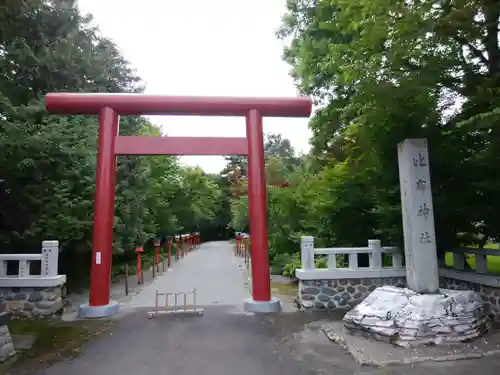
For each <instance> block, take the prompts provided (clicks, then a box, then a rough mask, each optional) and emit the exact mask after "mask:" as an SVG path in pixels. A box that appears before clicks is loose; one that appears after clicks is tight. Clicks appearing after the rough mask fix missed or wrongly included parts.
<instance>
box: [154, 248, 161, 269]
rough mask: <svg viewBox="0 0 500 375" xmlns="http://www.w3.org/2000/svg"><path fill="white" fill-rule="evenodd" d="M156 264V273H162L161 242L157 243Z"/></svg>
mask: <svg viewBox="0 0 500 375" xmlns="http://www.w3.org/2000/svg"><path fill="white" fill-rule="evenodd" d="M155 263H156V272H160V242H159V241H156V242H155ZM153 267H154V266H153Z"/></svg>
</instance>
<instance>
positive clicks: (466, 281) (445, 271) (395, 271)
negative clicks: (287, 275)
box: [295, 237, 500, 326]
mask: <svg viewBox="0 0 500 375" xmlns="http://www.w3.org/2000/svg"><path fill="white" fill-rule="evenodd" d="M448 252H449V253H452V254H453V265H452V266H446V265H445V264H444V263H443V264H440V265H439V284H440V287H441V288H443V289H453V290H457V289H458V290H474V291H475V292H477V293H479V295H480V296H481V298H482V300H483V303H484V306H485V309H486V311H487V312H489V313H490V315H491V316H492V318H493V321H494V323H495V325H498V326H500V275H499V274H494V273H491V272H490V271H489V270H488V262H487V257H492V256H500V251H499V250H492V249H473V248H465V249H455V250H451V251H448ZM359 254H369V267H359V266H358V256H359ZM384 254H385V258H386V259H385V260H387V258H388V257H390V258H392V265H391V266H390V267H384V266H383V257H384ZM315 255H326V256H328V268H315V265H314V257H315ZM467 255H469V256H472V257H474V260H475V262H474V263H475V269H471V268H468V267H466V266H465V265H466V261H467V259H468V257H467ZM338 256H340V257H341V258H342V260H343V258H344V257H346V256H347V258H348V262H347V263H348V264H347V267H343V268H340V267H338V263H342V262H337V260H338V258H337V257H338ZM342 256H344V257H342ZM301 260H302V268H300V269H297V270H296V271H295V275H296V277H297V278H298V279H299V299H298V301H299V302H300V303H301V304H302V306H303V307H304V308H314V309H319V310H321V309H325V308H328V309H330V310H335V309H342V310H344V309H350V308H353V307H354V306H356V305H357V304H358V303H360V302H361V301H362V300H363V299H365V298H366V297H367V296H368V295H369V294H370V292H371V291H373V290H374V289H375V288H377V287H379V286H384V285H393V286H397V287H405V286H406V271H405V268H404V267H403V262H402V251H400V250H399V249H398V248H395V247H382V246H381V244H380V241H378V240H369V241H368V246H367V247H356V248H326V249H319V248H314V238H313V237H302V242H301ZM388 263H389V262H388ZM471 263H472V262H471Z"/></svg>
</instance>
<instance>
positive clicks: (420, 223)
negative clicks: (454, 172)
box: [398, 139, 439, 293]
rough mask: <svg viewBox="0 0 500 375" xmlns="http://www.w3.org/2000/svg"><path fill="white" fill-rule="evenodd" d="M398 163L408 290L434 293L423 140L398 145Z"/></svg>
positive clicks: (431, 226) (435, 279) (434, 266)
mask: <svg viewBox="0 0 500 375" xmlns="http://www.w3.org/2000/svg"><path fill="white" fill-rule="evenodd" d="M398 162H399V183H400V187H401V209H402V213H403V230H404V243H405V244H404V247H405V258H406V279H407V283H408V287H409V288H410V289H411V290H413V291H415V292H418V293H434V292H437V291H438V290H439V275H438V262H437V253H436V238H435V237H436V236H435V229H434V208H433V205H432V191H431V179H430V169H429V154H428V151H427V140H426V139H406V140H405V141H403V142H401V143H400V144H398Z"/></svg>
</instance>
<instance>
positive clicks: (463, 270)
mask: <svg viewBox="0 0 500 375" xmlns="http://www.w3.org/2000/svg"><path fill="white" fill-rule="evenodd" d="M448 253H451V254H452V255H453V263H452V265H451V266H447V265H446V264H444V263H441V264H440V265H439V276H441V277H446V278H450V279H456V280H461V281H465V282H469V283H477V284H482V285H487V286H491V287H496V288H499V287H500V275H499V274H498V273H497V274H494V273H491V272H490V270H489V269H488V257H500V250H494V249H477V248H462V249H453V250H450V251H448ZM467 255H469V256H471V257H473V258H474V262H473V263H474V264H475V268H471V267H466V262H467V259H468V258H469V257H468V256H467ZM499 302H500V301H499Z"/></svg>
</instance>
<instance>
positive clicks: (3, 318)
mask: <svg viewBox="0 0 500 375" xmlns="http://www.w3.org/2000/svg"><path fill="white" fill-rule="evenodd" d="M9 319H10V318H9V314H8V313H6V312H2V313H0V326H4V325H6V324H7V323H8V322H9Z"/></svg>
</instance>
